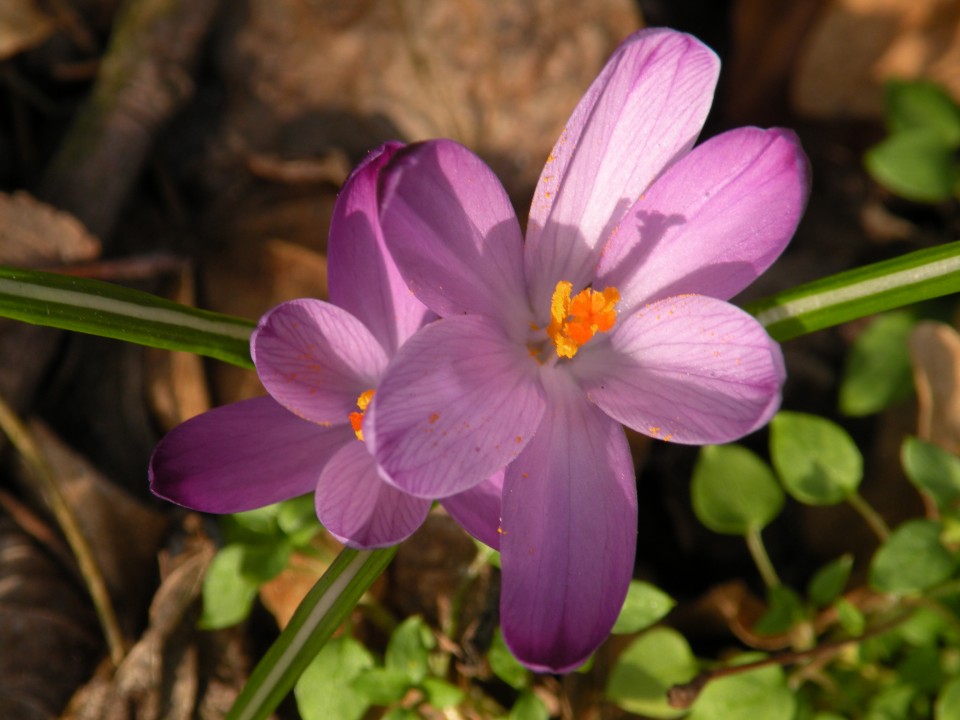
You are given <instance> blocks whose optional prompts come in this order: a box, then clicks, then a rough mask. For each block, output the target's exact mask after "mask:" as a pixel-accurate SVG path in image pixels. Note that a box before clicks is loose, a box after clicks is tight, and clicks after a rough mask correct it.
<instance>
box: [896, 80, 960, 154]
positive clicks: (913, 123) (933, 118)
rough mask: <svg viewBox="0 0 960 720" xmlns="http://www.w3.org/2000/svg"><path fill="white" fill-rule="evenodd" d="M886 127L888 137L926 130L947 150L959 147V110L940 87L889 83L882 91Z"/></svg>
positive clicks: (914, 83) (928, 83) (900, 82)
mask: <svg viewBox="0 0 960 720" xmlns="http://www.w3.org/2000/svg"><path fill="white" fill-rule="evenodd" d="M886 101H887V125H888V127H889V128H890V131H891V132H892V133H900V132H909V131H911V130H930V131H932V132H934V133H935V134H936V135H937V136H938V137H940V139H941V140H943V142H944V144H946V145H947V146H949V147H958V146H960V107H958V106H957V103H955V102H954V100H953V98H952V97H950V94H949V93H948V92H947V91H946V90H945V89H944V88H943V87H941V86H940V85H938V84H936V83H933V82H928V81H923V80H919V81H918V80H891V81H890V82H889V83H888V84H887V87H886Z"/></svg>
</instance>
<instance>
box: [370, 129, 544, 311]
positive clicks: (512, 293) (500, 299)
mask: <svg viewBox="0 0 960 720" xmlns="http://www.w3.org/2000/svg"><path fill="white" fill-rule="evenodd" d="M380 205H381V216H380V217H381V223H382V226H383V233H384V238H385V239H386V242H387V247H389V248H390V252H391V254H392V255H393V258H394V260H395V261H396V263H397V266H398V267H399V268H400V272H401V274H402V275H403V277H404V279H405V280H406V281H407V284H408V285H409V286H410V289H411V290H413V292H414V294H415V295H416V296H417V297H418V298H419V299H420V300H421V301H423V302H424V303H425V304H426V305H427V306H428V307H430V309H432V310H433V311H434V312H436V313H437V314H438V315H440V316H443V317H446V316H448V315H457V314H462V313H476V314H480V315H486V316H490V317H495V318H498V320H500V321H501V323H502V324H505V325H506V326H507V327H519V328H520V329H525V328H526V326H527V324H528V323H529V315H530V313H529V309H528V305H527V301H526V292H525V290H524V287H523V255H522V245H523V241H522V236H521V233H520V224H519V222H518V221H517V217H516V214H515V213H514V211H513V206H512V205H511V204H510V199H509V198H508V197H507V194H506V191H504V189H503V186H502V185H501V184H500V181H499V180H498V179H497V177H496V176H495V175H494V174H493V171H491V170H490V168H488V167H487V166H486V164H484V162H483V161H482V160H481V159H480V158H478V157H477V156H476V155H474V154H473V153H472V152H470V151H469V150H467V149H466V148H465V147H463V146H461V145H458V144H457V143H455V142H453V141H452V140H433V141H430V142H425V143H419V144H417V145H411V146H410V147H409V148H407V149H406V150H403V151H401V152H399V153H397V155H396V156H395V157H394V159H393V161H392V162H391V163H390V164H389V165H388V166H387V168H386V169H385V170H384V172H383V175H382V179H381V185H380Z"/></svg>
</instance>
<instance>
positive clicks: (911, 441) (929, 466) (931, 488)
mask: <svg viewBox="0 0 960 720" xmlns="http://www.w3.org/2000/svg"><path fill="white" fill-rule="evenodd" d="M900 461H901V462H902V463H903V469H904V472H906V474H907V478H908V479H909V480H910V482H912V483H913V484H914V485H915V486H916V487H917V488H918V489H919V490H921V491H922V492H925V493H927V494H928V495H930V497H932V498H933V501H934V502H935V503H936V504H937V507H938V508H940V510H949V509H950V508H952V507H953V506H954V505H955V504H956V501H957V499H958V498H960V458H958V457H957V456H956V455H954V454H952V453H949V452H947V451H946V450H944V449H943V448H941V447H939V446H938V445H934V444H933V443H929V442H925V441H923V440H920V439H919V438H915V437H908V438H907V439H906V440H904V441H903V445H902V446H901V448H900Z"/></svg>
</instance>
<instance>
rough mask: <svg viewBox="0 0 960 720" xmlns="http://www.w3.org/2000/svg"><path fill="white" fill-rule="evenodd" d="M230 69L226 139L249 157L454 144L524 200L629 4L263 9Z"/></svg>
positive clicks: (550, 1)
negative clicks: (402, 143)
mask: <svg viewBox="0 0 960 720" xmlns="http://www.w3.org/2000/svg"><path fill="white" fill-rule="evenodd" d="M242 12H243V16H242V17H240V16H237V17H235V18H234V20H233V23H234V25H235V26H236V28H237V29H236V32H235V34H234V35H232V36H226V37H227V41H226V43H225V45H224V47H223V48H222V52H221V59H222V65H223V72H224V73H225V75H226V77H227V82H228V86H229V90H230V92H231V96H232V99H233V104H232V107H231V110H230V114H229V116H228V118H227V121H226V127H225V129H224V131H223V132H222V133H220V136H221V137H222V138H224V142H225V143H226V144H228V145H229V144H230V143H237V142H238V139H242V142H240V144H241V145H242V146H245V147H246V148H247V149H248V150H250V151H255V152H275V153H278V154H280V155H283V156H287V157H310V156H315V155H318V154H323V153H324V152H326V151H328V150H329V149H331V148H337V147H342V148H344V149H346V150H347V151H348V153H349V154H350V155H351V157H352V158H353V159H354V160H356V159H358V158H359V157H360V156H362V154H363V153H364V152H365V151H366V150H368V149H370V148H371V147H373V146H374V145H376V144H378V143H380V142H382V141H383V140H387V139H403V140H407V141H414V140H420V139H424V138H429V137H450V138H453V139H456V140H459V141H461V142H463V143H465V144H466V145H468V146H469V147H471V148H472V149H474V150H475V151H477V152H479V153H480V154H481V155H482V156H484V157H485V158H486V159H487V160H488V161H490V162H491V163H492V164H493V166H494V169H495V170H497V171H498V173H499V174H500V175H501V178H502V179H503V180H504V182H505V183H506V185H507V187H508V189H509V190H511V191H514V190H517V189H518V188H519V189H520V190H521V191H527V188H532V184H533V182H534V181H535V180H536V178H537V175H538V174H539V172H540V170H541V168H542V166H543V162H544V160H545V159H546V156H547V154H548V153H549V151H550V148H551V147H552V145H553V143H554V141H555V139H556V138H557V136H558V135H559V133H560V131H561V130H562V128H563V123H564V122H565V121H566V119H567V116H568V115H569V113H570V111H571V110H572V109H573V107H574V105H575V104H576V102H577V100H578V99H579V98H580V95H581V94H582V92H583V91H584V90H585V89H586V87H587V86H588V85H589V83H590V82H591V81H592V80H593V78H594V76H595V75H596V73H597V72H598V71H599V69H600V67H601V66H602V65H603V63H604V61H605V60H606V58H607V56H608V55H609V53H610V52H611V51H612V49H613V48H614V47H615V45H616V44H617V42H618V41H619V40H620V39H622V38H623V37H625V36H626V35H627V34H629V33H630V32H631V31H633V30H635V29H636V28H637V27H638V26H639V18H638V15H637V11H636V8H635V4H634V3H632V2H629V0H598V1H597V2H592V3H589V4H584V3H569V2H564V1H563V0H536V1H535V2H524V3H517V2H513V1H512V0H495V1H493V2H491V1H490V0H456V1H453V2H442V3H437V2H430V0H413V1H411V2H399V3H398V2H394V0H366V1H365V2H356V3H347V4H345V3H316V2H308V1H307V0H253V1H252V2H250V3H247V4H245V5H244V7H243V10H242Z"/></svg>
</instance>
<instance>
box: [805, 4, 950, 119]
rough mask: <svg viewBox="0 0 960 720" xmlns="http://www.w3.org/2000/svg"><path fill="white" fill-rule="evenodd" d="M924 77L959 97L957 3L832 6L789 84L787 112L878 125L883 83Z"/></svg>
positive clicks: (811, 37) (811, 39)
mask: <svg viewBox="0 0 960 720" xmlns="http://www.w3.org/2000/svg"><path fill="white" fill-rule="evenodd" d="M890 78H905V79H916V78H925V79H928V80H934V81H936V82H939V83H942V84H943V85H945V86H946V87H947V89H948V90H950V91H951V92H952V93H953V95H954V96H955V97H960V3H957V2H955V0H832V2H830V4H829V5H828V7H827V9H826V10H825V12H823V14H822V16H821V18H820V21H819V22H818V23H817V25H816V27H815V28H814V29H813V31H812V32H811V33H810V35H809V36H808V40H807V43H806V47H805V48H804V50H803V51H802V53H801V55H800V60H799V62H798V64H797V68H796V70H795V73H794V77H793V88H792V94H793V100H794V106H795V108H796V109H797V110H798V111H799V112H801V113H803V114H805V115H809V116H812V117H818V118H826V119H830V118H877V119H879V118H881V117H882V116H883V109H884V108H883V84H884V82H885V81H886V80H888V79H890Z"/></svg>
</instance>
